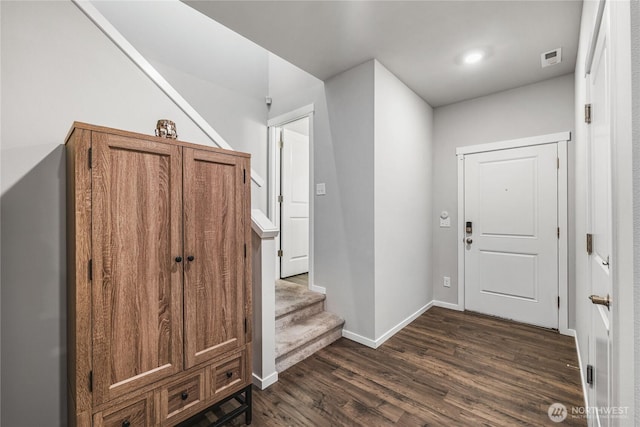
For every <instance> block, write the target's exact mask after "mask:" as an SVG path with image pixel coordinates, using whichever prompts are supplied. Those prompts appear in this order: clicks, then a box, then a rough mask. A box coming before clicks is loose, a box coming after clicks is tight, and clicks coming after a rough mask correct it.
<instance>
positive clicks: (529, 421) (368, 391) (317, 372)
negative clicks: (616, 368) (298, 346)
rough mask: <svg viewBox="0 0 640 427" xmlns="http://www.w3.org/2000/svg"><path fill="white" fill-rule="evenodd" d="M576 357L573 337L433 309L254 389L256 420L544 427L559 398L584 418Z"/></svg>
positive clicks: (341, 344)
mask: <svg viewBox="0 0 640 427" xmlns="http://www.w3.org/2000/svg"><path fill="white" fill-rule="evenodd" d="M577 365H578V362H577V355H576V350H575V346H574V344H573V339H572V338H570V337H565V336H561V335H559V334H558V333H557V332H554V331H550V330H545V329H541V328H536V327H532V326H527V325H522V324H519V323H515V322H510V321H506V320H501V319H496V318H492V317H488V316H483V315H479V314H474V313H460V312H456V311H450V310H446V309H442V308H432V309H430V310H429V311H427V312H426V313H424V314H423V315H422V316H420V317H419V318H418V319H416V320H415V321H414V322H413V323H411V324H410V325H408V326H407V327H406V328H404V329H403V330H402V331H400V332H399V333H398V334H396V335H395V336H394V337H392V338H391V339H389V340H388V341H387V342H386V343H385V344H383V345H382V346H381V347H380V348H378V349H376V350H374V349H371V348H368V347H364V346H361V345H359V344H357V343H354V342H352V341H349V340H346V339H341V340H338V341H336V342H335V343H333V344H332V345H330V346H328V347H326V348H325V349H323V350H321V351H319V352H318V353H316V354H315V355H313V356H311V357H310V358H308V359H306V360H304V361H303V362H301V363H298V364H297V365H295V366H293V367H291V368H289V369H288V370H287V371H285V372H284V373H282V374H281V375H280V378H279V381H278V382H277V383H276V384H274V385H273V386H271V387H269V388H268V389H267V390H264V391H260V390H257V389H255V388H254V398H253V401H254V411H253V424H254V425H259V426H291V425H295V426H358V425H362V426H387V425H397V426H431V425H433V426H449V425H456V426H479V425H480V426H513V425H535V426H539V425H552V424H553V423H551V421H550V420H549V417H548V415H547V410H548V408H549V405H550V404H552V403H554V402H559V403H562V404H564V405H565V406H566V407H567V408H568V410H569V416H568V418H567V419H566V420H565V421H564V423H563V425H569V426H585V425H586V420H585V419H583V418H572V416H571V408H572V407H582V405H583V404H584V401H583V397H582V389H581V383H580V376H579V371H578V370H577V369H576V368H575V367H576V366H577ZM194 425H199V426H200V425H202V426H204V425H206V424H194ZM232 425H236V426H238V425H243V423H242V421H241V420H236V421H235V422H234V423H233V424H232ZM553 425H555V424H553Z"/></svg>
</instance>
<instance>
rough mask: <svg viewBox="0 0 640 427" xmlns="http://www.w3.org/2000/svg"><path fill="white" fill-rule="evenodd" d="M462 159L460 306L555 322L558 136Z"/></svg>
mask: <svg viewBox="0 0 640 427" xmlns="http://www.w3.org/2000/svg"><path fill="white" fill-rule="evenodd" d="M464 162H465V173H464V177H465V178H464V194H465V203H464V206H465V211H464V219H465V222H466V221H470V222H471V223H472V232H471V233H466V232H465V280H466V282H465V302H466V308H467V309H469V310H472V311H477V312H480V313H485V314H490V315H496V316H499V317H504V318H508V319H513V320H516V321H520V322H524V323H529V324H534V325H538V326H543V327H547V328H558V235H557V229H558V187H557V173H558V167H557V164H558V163H557V162H558V150H557V144H546V145H537V146H530V147H521V148H512V149H504V150H498V151H489V152H484V153H475V154H470V155H467V156H465V160H464ZM465 225H466V224H465ZM467 242H468V243H467Z"/></svg>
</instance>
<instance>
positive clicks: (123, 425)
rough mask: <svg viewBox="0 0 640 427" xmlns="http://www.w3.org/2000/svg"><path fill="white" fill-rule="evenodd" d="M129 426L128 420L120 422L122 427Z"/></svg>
mask: <svg viewBox="0 0 640 427" xmlns="http://www.w3.org/2000/svg"><path fill="white" fill-rule="evenodd" d="M130 426H131V423H130V422H129V420H124V421H123V422H122V427H130Z"/></svg>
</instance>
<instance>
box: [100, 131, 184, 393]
mask: <svg viewBox="0 0 640 427" xmlns="http://www.w3.org/2000/svg"><path fill="white" fill-rule="evenodd" d="M92 150H93V168H92V179H93V188H92V206H93V209H92V212H93V213H92V229H93V233H92V234H93V238H92V245H93V285H92V288H93V289H92V290H93V293H92V294H93V299H92V306H93V318H94V322H93V337H94V338H93V346H94V347H93V360H94V363H93V366H94V403H96V404H99V403H103V402H106V401H108V400H110V399H112V398H114V397H116V396H119V395H121V394H123V393H126V392H129V391H131V390H133V389H135V388H138V387H141V386H144V385H147V384H150V383H152V382H154V381H157V380H159V379H161V378H165V377H167V376H169V375H171V374H173V373H176V372H179V371H180V370H181V369H182V269H183V268H182V264H181V263H179V262H176V261H175V257H176V256H178V255H182V232H181V229H182V210H181V207H182V206H181V205H182V179H181V153H180V148H179V147H177V146H171V145H168V144H162V143H150V142H145V141H139V140H135V139H130V138H125V137H121V136H115V135H109V134H102V133H94V134H93V140H92Z"/></svg>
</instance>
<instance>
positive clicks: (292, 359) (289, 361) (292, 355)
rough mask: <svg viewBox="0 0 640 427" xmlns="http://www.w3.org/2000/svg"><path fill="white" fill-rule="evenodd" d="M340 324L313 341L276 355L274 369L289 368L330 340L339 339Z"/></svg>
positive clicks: (340, 334) (340, 333) (324, 345)
mask: <svg viewBox="0 0 640 427" xmlns="http://www.w3.org/2000/svg"><path fill="white" fill-rule="evenodd" d="M342 326H343V324H340V325H339V326H337V327H335V328H333V329H331V330H330V331H328V332H326V333H324V334H322V335H321V336H319V337H318V338H316V339H315V340H314V341H312V342H310V343H307V344H306V345H304V346H302V347H299V348H296V349H295V350H292V351H290V352H289V353H287V354H285V355H282V356H280V357H278V358H277V359H276V371H278V372H282V371H284V370H285V369H287V368H290V367H291V366H293V365H295V364H296V363H298V362H300V361H301V360H304V359H306V358H307V357H309V356H311V355H312V354H313V353H315V352H317V351H318V350H320V349H322V348H324V347H326V346H328V345H329V344H331V343H332V342H334V341H336V340H338V339H340V338H341V337H342Z"/></svg>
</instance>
